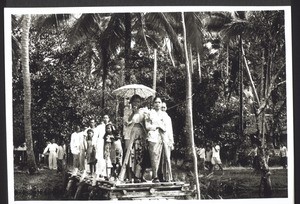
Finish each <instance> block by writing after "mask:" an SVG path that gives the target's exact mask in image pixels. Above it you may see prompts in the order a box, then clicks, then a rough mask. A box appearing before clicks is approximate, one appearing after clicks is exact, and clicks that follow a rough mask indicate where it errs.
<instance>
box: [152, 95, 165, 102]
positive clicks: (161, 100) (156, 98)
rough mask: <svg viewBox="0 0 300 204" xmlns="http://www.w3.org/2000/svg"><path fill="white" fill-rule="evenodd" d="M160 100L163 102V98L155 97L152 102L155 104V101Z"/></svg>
mask: <svg viewBox="0 0 300 204" xmlns="http://www.w3.org/2000/svg"><path fill="white" fill-rule="evenodd" d="M158 98H159V99H160V100H161V102H163V99H162V97H160V96H155V97H154V99H153V101H152V102H154V101H155V100H156V99H158Z"/></svg>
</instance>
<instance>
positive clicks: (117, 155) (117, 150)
mask: <svg viewBox="0 0 300 204" xmlns="http://www.w3.org/2000/svg"><path fill="white" fill-rule="evenodd" d="M113 135H114V137H113V139H112V145H111V151H110V158H111V162H112V166H113V171H112V174H113V176H114V177H115V178H116V177H118V175H119V173H120V170H121V167H122V158H123V149H122V143H121V137H120V135H119V134H118V133H117V132H116V131H114V134H113Z"/></svg>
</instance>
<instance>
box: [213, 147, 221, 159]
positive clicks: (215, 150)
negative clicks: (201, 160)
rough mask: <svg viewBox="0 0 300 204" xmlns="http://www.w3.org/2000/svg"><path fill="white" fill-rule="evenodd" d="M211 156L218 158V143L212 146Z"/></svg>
mask: <svg viewBox="0 0 300 204" xmlns="http://www.w3.org/2000/svg"><path fill="white" fill-rule="evenodd" d="M212 157H215V158H220V146H219V145H216V146H215V147H212Z"/></svg>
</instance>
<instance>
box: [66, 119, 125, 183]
mask: <svg viewBox="0 0 300 204" xmlns="http://www.w3.org/2000/svg"><path fill="white" fill-rule="evenodd" d="M70 149H71V153H72V155H73V167H74V168H75V171H78V170H79V171H82V172H83V171H85V170H86V171H87V172H88V173H90V174H93V173H95V174H97V175H99V176H101V177H104V176H106V177H109V176H111V174H112V173H113V171H115V170H116V168H117V166H120V165H121V163H122V155H123V150H122V145H121V138H120V136H119V134H118V132H117V131H116V129H115V126H114V125H113V124H112V123H111V122H110V118H109V116H108V115H104V116H103V121H102V122H101V124H100V125H98V126H96V122H95V120H94V119H90V120H89V126H88V127H87V128H85V129H84V130H81V128H80V126H79V125H77V126H76V127H75V132H74V133H72V135H71V141H70Z"/></svg>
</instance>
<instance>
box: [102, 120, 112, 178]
mask: <svg viewBox="0 0 300 204" xmlns="http://www.w3.org/2000/svg"><path fill="white" fill-rule="evenodd" d="M113 131H114V126H113V125H112V124H111V123H108V124H107V125H106V126H105V135H104V137H103V139H104V160H105V163H106V176H107V177H108V178H109V177H110V175H111V168H112V162H111V158H110V153H111V144H112V140H113V139H114V135H113Z"/></svg>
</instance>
